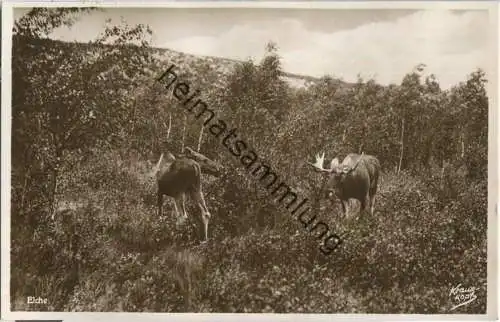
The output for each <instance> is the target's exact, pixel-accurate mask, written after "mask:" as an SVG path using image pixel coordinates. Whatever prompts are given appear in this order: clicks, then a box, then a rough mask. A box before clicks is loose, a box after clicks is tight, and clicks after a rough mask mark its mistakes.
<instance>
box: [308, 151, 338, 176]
mask: <svg viewBox="0 0 500 322" xmlns="http://www.w3.org/2000/svg"><path fill="white" fill-rule="evenodd" d="M324 161H325V153H324V152H323V153H322V154H321V155H319V154H316V161H315V162H314V163H311V162H307V164H310V165H312V166H313V167H314V168H315V169H316V170H318V171H322V172H332V169H325V168H323V162H324Z"/></svg>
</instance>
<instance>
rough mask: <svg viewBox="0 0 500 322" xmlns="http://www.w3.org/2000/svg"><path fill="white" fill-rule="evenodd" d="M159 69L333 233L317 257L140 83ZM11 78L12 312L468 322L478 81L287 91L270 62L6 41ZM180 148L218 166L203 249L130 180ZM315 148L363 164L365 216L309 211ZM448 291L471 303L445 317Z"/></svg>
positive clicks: (214, 142) (185, 120) (189, 118)
mask: <svg viewBox="0 0 500 322" xmlns="http://www.w3.org/2000/svg"><path fill="white" fill-rule="evenodd" d="M137 33H138V34H139V35H140V30H139V31H138V32H137ZM124 34H125V35H130V34H131V33H125V32H124ZM133 35H136V34H133ZM170 63H174V64H176V65H177V66H178V71H179V78H182V79H185V80H186V81H189V82H190V84H192V85H193V87H196V88H199V89H200V90H201V92H202V94H201V97H202V98H203V99H204V100H206V102H207V104H209V106H210V107H212V108H213V109H214V110H215V111H216V112H217V114H218V117H220V118H221V119H223V120H225V121H226V122H227V123H228V124H229V125H230V126H229V128H232V127H235V128H237V129H238V134H239V135H240V137H242V138H244V139H245V141H246V142H247V143H248V145H249V146H251V147H252V149H253V150H254V151H256V153H258V155H259V160H263V161H265V162H267V163H268V164H269V165H270V166H271V167H272V169H273V171H275V172H276V173H277V174H279V176H280V180H282V181H283V182H286V183H287V184H288V185H289V186H290V187H292V188H293V190H294V191H295V192H297V193H300V194H301V195H302V196H303V197H308V198H309V199H310V200H311V204H313V207H315V210H316V214H317V216H318V218H319V219H321V220H322V221H324V222H326V223H328V225H329V226H330V227H332V228H333V229H334V230H335V231H338V232H340V233H342V234H345V235H346V237H345V239H344V241H343V243H342V245H341V246H340V247H339V248H338V249H337V250H335V252H334V253H333V254H332V255H330V256H324V255H323V254H322V253H321V252H320V251H319V250H318V245H319V241H318V239H317V238H316V237H315V236H313V235H312V234H310V233H308V232H307V231H306V230H305V229H304V227H303V225H302V224H301V223H300V222H299V221H297V220H296V218H293V216H291V215H290V213H289V212H288V211H285V210H283V208H282V207H280V206H279V205H278V204H277V203H276V202H275V201H274V200H272V199H271V198H269V194H268V192H267V191H266V190H265V189H264V188H263V186H262V185H261V183H259V181H258V177H255V176H252V175H250V174H249V172H248V171H247V170H246V169H245V168H243V167H242V165H241V163H240V161H239V159H238V158H236V157H235V156H233V155H231V153H229V152H228V150H227V149H226V148H225V147H224V145H223V144H221V138H218V137H216V136H215V135H214V134H213V133H210V131H209V129H208V128H203V127H202V124H203V120H197V119H196V118H194V117H193V115H190V114H189V113H187V112H186V110H184V109H183V108H182V107H181V106H180V104H178V102H177V101H176V99H175V98H173V95H172V94H171V93H170V92H169V91H166V90H165V88H164V86H162V85H161V84H159V83H158V82H157V81H156V80H155V78H156V77H157V76H158V75H160V74H161V71H163V70H165V67H166V66H168V65H169V64H170ZM12 70H13V104H12V106H13V109H12V113H13V138H12V139H13V142H12V143H13V148H12V168H13V171H12V213H11V218H12V227H11V232H12V233H11V263H12V265H11V302H12V308H11V309H12V310H40V311H46V310H49V311H51V310H57V311H130V312H137V311H139V312H151V311H154V312H311V313H312V312H314V313H419V314H421V313H484V312H485V310H486V281H487V276H486V264H487V254H486V249H487V248H486V244H487V240H486V231H487V133H488V132H487V111H488V102H487V98H486V93H485V90H484V84H485V82H486V80H485V79H484V73H483V72H482V71H471V74H470V77H469V78H468V79H467V80H464V82H463V83H460V84H457V86H456V87H454V88H452V89H451V90H447V91H444V90H441V89H440V87H439V81H438V80H436V79H435V78H433V77H427V78H424V77H422V76H421V75H419V74H418V73H416V72H412V73H409V74H408V75H407V76H406V77H405V78H404V80H403V81H402V83H401V84H398V85H394V86H381V85H380V84H377V83H376V82H374V81H373V80H360V81H359V82H358V83H356V84H345V83H343V82H341V81H339V80H336V79H335V78H333V77H329V76H325V77H323V78H321V79H313V82H312V83H311V84H310V85H309V86H307V87H305V88H303V87H294V86H290V81H289V79H294V78H295V79H306V80H309V78H307V77H301V76H296V75H291V74H287V73H285V72H284V71H283V70H282V69H281V63H280V59H279V53H278V52H277V51H276V50H275V49H273V48H268V52H267V53H266V56H265V57H264V58H263V59H262V61H260V62H259V63H258V64H254V63H253V62H235V61H230V60H227V59H221V58H216V57H196V56H192V55H186V54H183V53H179V52H174V51H171V50H166V49H154V48H150V47H148V45H147V44H146V45H143V46H142V47H136V46H129V45H125V46H124V45H121V44H117V43H115V44H113V45H103V44H102V43H91V44H73V43H63V42H56V41H51V40H47V39H41V38H39V37H34V36H22V35H17V36H15V37H14V40H13V69H12ZM169 123H171V126H170V127H169V126H168V124H169ZM167 133H169V135H167ZM200 137H201V140H200ZM199 143H200V152H201V153H203V154H205V155H207V156H208V157H210V158H212V159H214V160H216V161H218V162H220V163H221V164H223V165H224V174H223V175H222V176H221V177H219V178H213V177H210V176H207V175H204V176H203V183H202V184H203V191H204V193H205V198H206V201H207V205H208V207H209V209H210V211H211V213H212V215H213V218H212V220H211V222H210V226H209V229H210V236H211V239H210V241H209V242H208V243H207V244H204V245H200V243H199V236H198V235H197V233H196V231H195V229H194V228H192V227H191V226H190V225H189V224H188V225H186V226H181V227H177V226H176V224H175V220H176V218H175V215H174V214H173V213H171V211H172V209H173V207H172V204H171V201H168V204H167V202H165V208H166V210H165V213H164V216H163V217H158V216H157V215H156V211H155V210H156V196H155V183H154V182H153V181H152V180H151V179H150V177H149V176H148V174H149V173H150V171H151V169H152V164H153V163H154V162H156V161H157V160H158V157H159V155H160V153H162V152H165V151H167V150H168V151H171V152H172V153H179V152H181V151H182V149H183V147H186V146H190V147H192V148H194V149H195V150H196V149H197V147H198V144H199ZM320 151H325V152H326V155H327V161H328V162H329V161H330V160H331V159H332V158H333V157H334V156H339V157H341V158H342V157H344V156H345V155H346V154H347V153H350V152H359V151H363V152H365V153H367V154H372V155H375V156H377V158H379V160H380V163H381V164H382V174H381V180H380V185H379V193H378V195H377V203H376V211H375V213H374V215H373V216H369V215H367V214H359V209H358V208H359V207H358V205H357V204H356V202H354V201H353V202H352V209H351V213H350V214H349V216H347V218H343V217H342V216H341V215H340V207H339V205H338V202H337V203H332V202H331V201H330V200H328V199H327V198H325V192H324V191H320V190H321V189H320V187H321V182H322V178H321V176H320V175H318V174H317V173H315V172H313V171H311V169H310V167H308V166H307V165H306V163H305V162H306V161H312V158H313V156H314V154H315V153H318V152H320ZM316 201H317V202H318V203H319V205H317V204H316V203H315V202H316ZM188 204H189V206H188V214H189V215H190V220H192V221H194V220H193V219H194V218H195V216H197V215H198V214H197V211H196V210H195V207H193V205H192V204H191V203H189V202H188ZM316 205H317V206H316ZM458 284H462V285H463V286H464V287H469V286H471V287H476V288H477V291H476V293H475V294H476V295H477V300H475V301H473V302H472V303H470V304H468V305H466V306H461V307H459V308H457V309H456V310H453V311H450V309H451V308H452V307H453V306H454V305H455V304H457V303H456V301H455V299H454V298H452V297H450V289H451V288H452V287H455V286H457V285H458ZM27 296H40V297H43V298H47V299H48V305H28V304H27V303H26V297H27Z"/></svg>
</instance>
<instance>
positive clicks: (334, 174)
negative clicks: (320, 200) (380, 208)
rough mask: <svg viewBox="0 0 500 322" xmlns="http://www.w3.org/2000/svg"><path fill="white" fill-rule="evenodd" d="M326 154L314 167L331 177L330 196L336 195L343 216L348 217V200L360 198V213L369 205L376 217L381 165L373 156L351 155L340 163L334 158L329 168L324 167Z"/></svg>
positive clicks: (313, 164) (328, 190)
mask: <svg viewBox="0 0 500 322" xmlns="http://www.w3.org/2000/svg"><path fill="white" fill-rule="evenodd" d="M324 160H325V153H324V152H323V153H322V154H321V155H319V154H316V161H315V162H314V163H310V162H307V163H308V164H309V165H312V166H313V167H314V169H315V170H316V171H318V172H322V173H326V174H327V175H329V178H328V181H327V183H326V185H327V193H328V194H329V196H333V195H335V196H337V198H338V199H340V201H341V203H342V212H343V215H344V217H345V216H346V215H347V209H346V207H347V202H348V201H349V199H357V200H359V201H360V203H361V212H363V211H365V210H366V207H367V204H368V205H369V207H370V214H371V215H373V212H374V207H375V194H376V193H377V186H378V179H379V175H380V162H379V160H378V159H377V158H376V157H374V156H372V155H367V154H364V152H363V153H362V154H355V153H351V154H348V155H347V156H346V157H345V159H344V160H343V161H342V163H341V164H339V159H338V158H337V157H335V158H334V159H333V160H332V161H331V163H330V168H329V169H325V168H323V163H324Z"/></svg>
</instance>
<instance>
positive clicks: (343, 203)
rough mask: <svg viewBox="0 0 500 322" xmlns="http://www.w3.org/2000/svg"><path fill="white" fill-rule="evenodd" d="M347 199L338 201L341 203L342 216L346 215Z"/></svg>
mask: <svg viewBox="0 0 500 322" xmlns="http://www.w3.org/2000/svg"><path fill="white" fill-rule="evenodd" d="M347 202H348V201H347V200H340V203H341V204H342V214H343V215H344V218H346V217H347V210H348V208H347Z"/></svg>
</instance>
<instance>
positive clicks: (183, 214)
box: [181, 193, 188, 220]
mask: <svg viewBox="0 0 500 322" xmlns="http://www.w3.org/2000/svg"><path fill="white" fill-rule="evenodd" d="M181 208H182V217H183V218H184V219H183V220H186V219H187V217H188V216H187V213H186V194H184V193H183V194H182V201H181Z"/></svg>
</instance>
